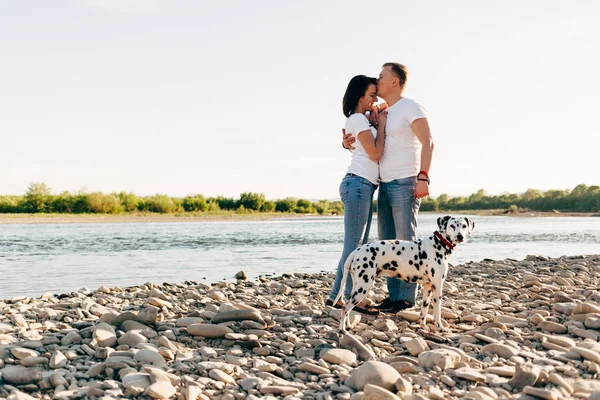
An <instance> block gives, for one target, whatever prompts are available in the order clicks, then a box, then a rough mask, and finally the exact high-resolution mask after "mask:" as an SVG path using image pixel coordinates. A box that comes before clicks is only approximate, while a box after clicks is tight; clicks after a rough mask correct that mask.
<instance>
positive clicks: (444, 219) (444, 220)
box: [437, 215, 452, 230]
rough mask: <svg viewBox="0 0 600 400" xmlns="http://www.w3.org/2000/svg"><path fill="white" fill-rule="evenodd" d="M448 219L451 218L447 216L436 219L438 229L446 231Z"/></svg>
mask: <svg viewBox="0 0 600 400" xmlns="http://www.w3.org/2000/svg"><path fill="white" fill-rule="evenodd" d="M450 218H452V217H451V216H449V215H446V216H445V217H439V218H438V219H437V224H438V227H439V228H440V229H442V230H444V229H446V227H447V226H448V221H450Z"/></svg>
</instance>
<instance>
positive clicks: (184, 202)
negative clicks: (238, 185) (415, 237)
mask: <svg viewBox="0 0 600 400" xmlns="http://www.w3.org/2000/svg"><path fill="white" fill-rule="evenodd" d="M219 211H235V212H237V213H250V212H282V213H286V212H287V213H300V214H322V215H331V214H343V212H344V207H343V205H342V202H341V201H333V202H330V201H327V200H320V201H317V202H312V201H309V200H305V199H297V198H293V197H287V198H285V199H282V200H275V201H272V200H267V199H266V198H265V195H264V194H262V193H251V192H247V193H242V194H241V195H240V197H239V198H238V199H234V198H231V197H223V196H218V197H205V196H203V195H201V194H195V195H189V196H186V197H184V198H179V197H169V196H167V195H166V194H156V195H154V196H146V197H140V196H136V195H135V194H133V193H129V192H120V193H109V194H105V193H102V192H91V193H88V192H85V191H81V192H77V193H71V192H63V193H60V194H53V193H52V191H51V190H50V188H49V187H48V185H46V184H45V183H32V184H31V185H30V186H29V188H28V189H27V192H26V193H25V195H24V196H1V195H0V213H65V214H121V213H134V212H151V213H162V214H172V213H185V212H190V213H191V212H194V213H198V212H200V213H202V212H219Z"/></svg>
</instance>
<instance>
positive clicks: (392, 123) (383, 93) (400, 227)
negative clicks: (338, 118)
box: [326, 62, 433, 315]
mask: <svg viewBox="0 0 600 400" xmlns="http://www.w3.org/2000/svg"><path fill="white" fill-rule="evenodd" d="M407 78H408V71H407V69H406V67H405V66H404V65H402V64H399V63H391V62H390V63H385V64H383V67H382V70H381V72H380V74H379V78H378V79H376V78H370V77H367V76H364V75H358V76H355V77H354V78H352V79H351V80H350V83H349V84H348V88H347V89H346V93H345V94H344V98H343V101H342V103H343V104H342V108H343V112H344V115H345V116H346V117H347V119H346V125H345V134H344V143H343V145H344V148H348V149H350V150H351V152H352V158H351V162H350V166H349V167H348V170H347V173H346V175H345V176H344V179H343V180H342V183H341V184H340V197H341V199H342V202H343V203H344V249H343V252H342V257H341V259H340V262H339V264H338V267H337V273H336V277H335V282H334V284H333V288H332V290H331V293H330V294H329V299H328V300H327V302H326V304H327V305H330V306H334V307H336V308H340V307H341V306H342V305H343V304H342V303H341V302H340V303H338V304H333V301H334V299H335V298H336V297H337V294H338V293H339V291H340V290H344V294H345V298H346V299H348V298H349V296H350V293H351V290H352V280H351V278H350V277H349V279H348V280H347V282H346V285H345V288H343V289H342V288H340V285H341V280H342V276H343V268H344V263H345V262H346V258H347V257H348V255H349V254H350V253H351V252H352V251H353V250H355V249H356V248H357V247H359V246H360V245H361V244H364V243H367V241H368V237H369V230H370V227H371V218H372V211H373V209H372V207H373V194H374V192H375V189H377V187H378V186H379V192H378V195H377V225H378V226H377V231H378V237H379V239H381V240H387V239H400V240H414V239H416V230H417V213H418V212H419V205H420V203H421V201H420V199H421V198H423V197H425V196H428V195H429V168H430V166H431V156H432V153H433V140H432V138H431V132H430V130H429V124H428V122H427V115H426V113H425V110H424V109H423V107H421V105H419V104H418V103H417V102H415V101H414V100H412V99H409V98H406V97H403V95H402V94H403V91H404V88H405V86H406V82H407ZM378 97H380V98H382V99H384V100H385V103H384V104H382V105H381V106H376V105H375V103H376V102H377V100H378V99H377V98H378ZM367 113H368V118H367ZM387 286H388V293H389V295H388V297H387V298H386V299H385V300H384V301H383V302H382V303H381V304H379V305H376V306H374V307H373V305H372V304H371V303H370V300H368V298H367V299H365V301H363V303H360V304H358V306H357V307H355V308H354V310H355V311H358V312H361V313H364V314H369V315H377V314H378V313H379V312H380V311H382V312H392V313H396V312H398V311H400V310H403V309H408V308H411V307H413V306H414V305H415V301H416V296H417V284H416V283H411V282H405V281H403V280H400V279H397V278H387Z"/></svg>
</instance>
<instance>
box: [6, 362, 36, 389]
mask: <svg viewBox="0 0 600 400" xmlns="http://www.w3.org/2000/svg"><path fill="white" fill-rule="evenodd" d="M0 373H1V374H2V379H3V380H4V382H6V383H8V384H11V385H17V386H18V385H28V384H32V383H34V384H35V383H38V382H39V381H41V380H42V370H41V369H40V368H37V367H33V368H27V367H21V366H10V367H6V368H3V369H0Z"/></svg>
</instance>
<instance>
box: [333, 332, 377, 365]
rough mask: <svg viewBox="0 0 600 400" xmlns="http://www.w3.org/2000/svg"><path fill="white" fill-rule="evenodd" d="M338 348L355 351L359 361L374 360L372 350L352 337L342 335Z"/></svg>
mask: <svg viewBox="0 0 600 400" xmlns="http://www.w3.org/2000/svg"><path fill="white" fill-rule="evenodd" d="M340 346H342V347H343V348H345V349H347V350H350V351H356V353H357V354H358V357H359V358H360V359H361V360H364V361H368V360H374V359H375V358H376V357H375V353H374V352H373V350H371V349H370V348H369V347H368V346H367V345H365V344H364V343H363V342H362V341H360V339H358V338H356V337H354V336H353V335H350V334H346V335H343V336H342V338H341V339H340Z"/></svg>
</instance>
